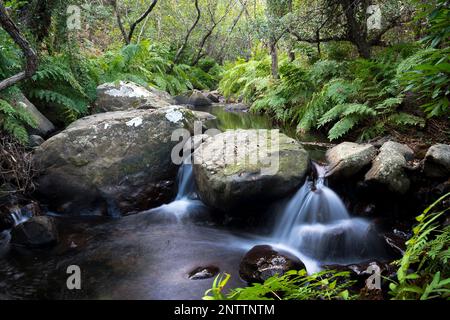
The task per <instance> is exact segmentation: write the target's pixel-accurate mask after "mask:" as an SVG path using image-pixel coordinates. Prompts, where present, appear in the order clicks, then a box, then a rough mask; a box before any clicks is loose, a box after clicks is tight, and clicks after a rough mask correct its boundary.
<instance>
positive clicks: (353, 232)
mask: <svg viewBox="0 0 450 320" xmlns="http://www.w3.org/2000/svg"><path fill="white" fill-rule="evenodd" d="M316 170H317V173H318V174H317V176H318V178H317V179H316V180H315V181H314V179H308V180H307V181H306V182H305V184H304V185H303V186H302V187H301V188H300V190H299V191H298V192H297V193H296V194H295V196H294V197H293V198H292V199H291V201H290V202H289V203H288V204H287V206H286V207H285V209H284V211H283V213H282V214H281V219H280V220H279V222H278V224H277V225H276V227H275V230H274V233H273V238H274V240H275V241H276V242H277V243H278V244H280V245H283V246H287V247H289V248H292V249H293V250H298V252H301V254H302V255H306V256H308V257H310V258H313V259H317V260H320V261H322V262H335V263H346V262H355V261H359V260H364V259H369V258H374V256H377V255H379V254H381V251H382V249H381V250H380V247H379V243H378V240H377V236H376V234H375V232H374V230H373V229H372V228H371V225H370V223H369V222H368V221H366V220H364V219H360V218H352V217H350V215H349V213H348V211H347V209H346V207H345V205H344V203H343V202H342V200H341V199H340V198H339V196H338V195H337V194H336V193H335V192H334V191H333V190H331V189H330V188H328V187H327V186H326V181H325V178H324V176H325V171H326V170H325V168H324V167H320V166H318V165H316Z"/></svg>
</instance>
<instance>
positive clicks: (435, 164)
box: [424, 144, 450, 180]
mask: <svg viewBox="0 0 450 320" xmlns="http://www.w3.org/2000/svg"><path fill="white" fill-rule="evenodd" d="M424 173H425V175H427V176H428V177H430V178H442V180H446V179H448V178H449V177H450V145H448V144H436V145H434V146H432V147H430V149H428V151H427V154H426V156H425V161H424Z"/></svg>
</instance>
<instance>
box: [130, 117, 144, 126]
mask: <svg viewBox="0 0 450 320" xmlns="http://www.w3.org/2000/svg"><path fill="white" fill-rule="evenodd" d="M143 121H144V120H143V119H142V117H136V118H133V119H131V120H130V121H128V122H127V123H126V125H127V126H129V127H139V126H140V125H142V122H143Z"/></svg>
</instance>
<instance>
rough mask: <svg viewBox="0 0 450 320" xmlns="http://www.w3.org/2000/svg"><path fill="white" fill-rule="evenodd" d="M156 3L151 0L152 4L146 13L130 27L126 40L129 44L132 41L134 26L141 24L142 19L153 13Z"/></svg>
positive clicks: (156, 1)
mask: <svg viewBox="0 0 450 320" xmlns="http://www.w3.org/2000/svg"><path fill="white" fill-rule="evenodd" d="M157 3H158V0H153V2H152V4H151V5H150V7H148V9H147V11H145V12H144V13H143V14H142V15H141V16H140V17H139V18H138V19H137V20H136V21H135V22H134V23H133V24H132V25H131V27H130V32H129V33H128V40H129V41H130V42H131V40H132V39H133V33H134V30H135V29H136V26H137V25H138V24H139V23H141V22H142V21H144V19H145V18H146V17H147V16H148V15H149V14H150V13H151V12H152V11H153V9H154V8H155V6H156V4H157Z"/></svg>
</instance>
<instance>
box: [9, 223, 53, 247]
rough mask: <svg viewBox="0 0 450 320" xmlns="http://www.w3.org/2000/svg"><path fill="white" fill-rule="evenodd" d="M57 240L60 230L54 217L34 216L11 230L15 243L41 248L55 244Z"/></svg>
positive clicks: (12, 239)
mask: <svg viewBox="0 0 450 320" xmlns="http://www.w3.org/2000/svg"><path fill="white" fill-rule="evenodd" d="M57 241H58V231H57V227H56V224H55V222H54V220H53V218H52V217H47V216H37V217H32V218H31V219H29V220H28V221H26V222H24V223H22V224H20V225H18V226H16V227H14V229H12V231H11V243H12V244H13V245H18V246H25V247H28V248H41V247H48V246H51V245H54V244H56V243H57Z"/></svg>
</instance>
